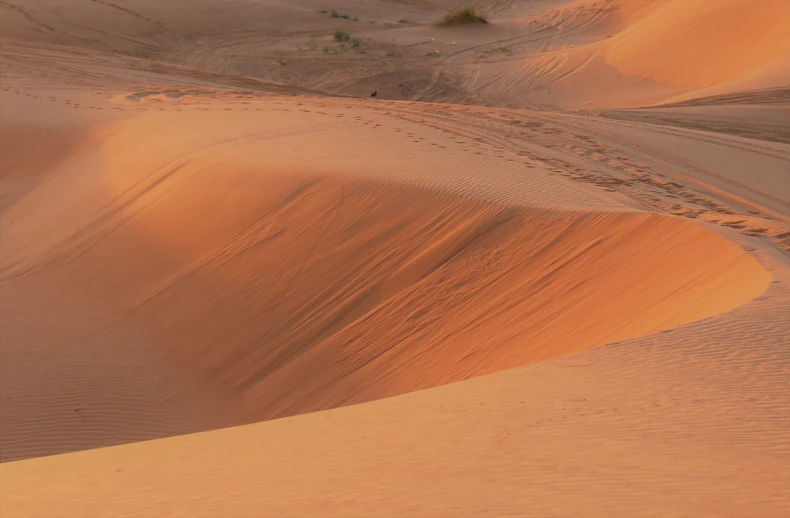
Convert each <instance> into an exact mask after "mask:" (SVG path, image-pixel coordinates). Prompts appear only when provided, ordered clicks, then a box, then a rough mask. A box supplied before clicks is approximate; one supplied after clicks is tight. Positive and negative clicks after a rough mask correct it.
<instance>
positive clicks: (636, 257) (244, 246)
mask: <svg viewBox="0 0 790 518" xmlns="http://www.w3.org/2000/svg"><path fill="white" fill-rule="evenodd" d="M255 106H259V107H261V110H262V111H257V110H256V111H255V113H256V116H255V117H251V116H248V115H244V113H243V112H241V113H239V114H232V113H227V112H225V111H224V110H223V111H222V112H221V113H223V114H225V113H227V115H222V114H216V115H210V114H209V115H206V117H209V119H208V120H210V121H211V124H209V125H198V124H196V125H195V126H194V127H193V129H192V130H191V131H189V132H182V133H183V134H182V135H181V136H180V137H176V136H175V135H173V137H171V138H168V139H163V138H161V137H160V135H161V134H162V133H163V132H171V131H172V132H176V131H178V129H177V128H178V124H183V121H184V120H188V119H189V118H192V119H194V120H195V121H196V122H197V121H199V120H201V115H197V116H195V115H180V116H177V117H174V113H176V114H177V112H169V113H166V114H163V115H161V116H157V115H151V116H147V115H142V116H140V117H139V118H138V119H137V120H131V121H128V122H125V123H123V124H119V125H117V126H110V127H107V128H103V129H101V130H93V131H88V133H87V136H85V137H83V138H84V139H85V141H86V142H84V143H76V142H74V139H75V138H77V139H78V135H79V133H70V134H68V135H60V134H57V133H54V130H53V134H52V137H51V141H50V142H51V144H50V146H51V147H52V148H53V150H55V151H56V153H55V154H53V155H52V156H51V157H49V158H50V161H51V163H42V162H41V156H40V155H34V154H32V153H31V154H30V155H29V156H27V157H25V156H24V155H23V156H9V157H8V158H9V160H11V159H15V161H14V163H20V162H21V163H23V164H26V165H28V166H30V169H28V168H20V167H8V171H11V173H12V174H11V175H10V176H6V177H5V178H4V180H5V182H4V185H5V186H6V189H8V190H7V191H5V192H4V196H5V199H6V200H8V201H7V204H6V208H5V214H6V217H7V218H6V220H5V221H7V222H8V224H7V225H6V226H5V227H4V229H3V233H4V236H5V242H6V244H7V249H8V250H9V251H11V253H6V254H4V257H3V259H4V260H3V265H2V266H3V281H4V293H5V297H4V304H5V309H4V313H6V314H7V315H8V316H9V317H10V322H8V326H9V327H8V328H7V332H6V341H7V344H8V345H6V346H4V357H5V358H6V359H7V360H6V362H7V365H6V367H7V368H8V370H9V374H8V376H6V379H5V380H4V383H7V384H8V388H4V392H6V393H19V394H28V393H33V392H35V393H37V397H36V403H35V406H33V407H31V406H30V401H29V400H27V399H23V400H22V401H20V403H21V404H22V406H20V407H18V408H17V407H16V406H15V405H14V404H13V403H11V404H9V405H7V406H6V408H7V409H8V410H9V418H8V419H6V420H5V422H4V433H3V440H4V448H3V452H4V460H11V459H15V458H23V457H29V456H39V455H44V454H52V453H60V452H64V451H71V450H74V449H83V448H89V447H97V446H106V445H110V444H117V443H120V442H127V441H128V440H130V439H131V438H134V439H135V440H140V439H145V438H154V437H159V436H162V435H169V434H174V433H184V432H189V431H195V430H198V429H204V428H206V427H217V426H221V425H228V424H234V423H237V422H239V420H241V421H245V422H250V421H254V420H259V419H269V418H273V417H280V416H284V415H292V414H298V413H304V412H309V411H315V410H320V409H326V408H333V407H337V406H342V405H345V404H350V403H359V402H364V401H370V400H374V399H378V398H382V397H388V396H392V395H397V394H401V393H404V392H410V391H414V390H419V389H424V388H429V387H434V386H437V385H442V384H446V383H451V382H453V381H458V380H462V379H466V378H469V377H473V376H480V375H483V374H489V373H492V372H496V371H499V370H504V369H508V368H512V367H515V366H519V365H523V364H526V363H530V362H534V361H539V360H545V359H547V358H552V357H556V356H561V355H565V354H569V353H573V352H579V351H581V350H585V349H589V348H593V347H596V346H599V345H602V344H605V343H609V342H612V341H619V340H625V339H628V338H633V337H636V336H640V335H644V334H649V333H653V332H656V331H660V330H661V329H666V328H669V327H673V326H676V325H678V324H683V323H686V322H689V321H692V320H696V319H699V318H702V317H704V316H707V315H711V314H715V313H718V312H721V311H724V310H727V309H730V308H732V307H736V306H737V305H739V304H742V303H743V302H746V301H748V300H749V299H751V298H753V297H755V296H757V295H758V294H759V293H760V292H762V290H763V289H764V288H765V286H766V285H767V282H768V278H769V277H768V275H767V274H766V273H765V271H764V270H763V269H762V268H761V267H760V266H759V265H758V264H757V263H756V262H754V260H752V259H751V258H749V257H748V256H747V255H745V254H744V253H743V252H741V251H740V250H739V249H738V248H737V247H735V246H733V245H731V244H729V243H728V242H727V241H726V240H724V239H722V238H720V237H718V236H716V235H715V234H714V233H712V232H710V231H708V230H705V229H704V228H702V227H699V226H697V225H694V224H691V223H688V222H685V221H681V220H675V219H671V218H667V217H659V216H652V215H646V214H641V213H628V212H613V211H611V210H609V211H606V212H590V211H589V209H588V211H580V210H578V209H577V210H575V211H571V210H568V209H557V208H554V209H548V208H535V204H534V203H533V204H531V207H527V206H523V205H522V204H514V203H512V202H509V201H508V200H511V199H520V200H528V199H530V197H532V196H534V192H530V191H531V190H532V189H533V188H534V187H535V184H532V183H522V184H515V185H514V184H511V183H509V182H503V181H502V180H506V177H505V175H503V174H500V181H499V182H498V183H500V184H501V185H497V184H496V183H492V184H488V187H489V188H492V190H491V191H490V192H488V193H486V194H484V195H482V196H480V195H478V196H472V195H471V193H470V192H468V191H467V190H462V191H461V192H458V193H453V190H454V189H456V188H457V187H458V185H459V183H458V182H452V179H451V178H450V177H449V176H444V177H442V176H440V175H435V176H434V179H433V180H432V182H430V183H429V184H428V185H429V186H425V185H423V183H424V181H421V180H419V179H418V178H415V177H413V176H411V175H410V172H409V171H406V172H405V174H403V173H398V171H390V172H388V171H387V170H386V168H385V169H381V170H379V169H377V168H372V169H368V170H366V171H365V172H364V173H356V174H354V173H353V168H350V167H349V163H347V161H345V160H344V159H343V158H342V157H341V158H339V159H338V160H337V163H336V164H334V165H335V168H336V170H337V171H347V172H346V173H344V174H339V173H337V172H335V173H332V172H329V171H324V172H322V173H321V174H318V173H316V172H313V171H311V170H310V168H309V166H308V165H307V164H309V163H310V162H311V158H313V157H323V156H325V155H324V152H323V151H322V150H321V148H320V147H318V148H317V149H316V148H315V147H313V148H312V149H311V148H309V147H307V146H305V143H307V142H311V141H312V140H313V139H316V138H319V137H320V135H321V131H322V130H321V129H320V125H319V123H318V121H319V120H320V119H322V118H324V117H326V115H321V113H322V112H320V111H319V112H312V111H308V113H304V112H302V113H301V115H289V116H288V117H287V122H285V120H283V123H282V124H281V125H279V126H278V128H279V129H278V132H277V134H276V136H275V135H272V139H271V142H269V143H267V140H266V137H265V130H264V134H261V133H260V131H261V130H260V129H258V127H257V125H256V124H254V122H255V121H256V120H258V119H259V118H260V117H265V118H267V119H269V120H274V119H276V118H277V117H278V116H277V115H276V112H275V111H273V110H275V109H277V107H278V105H276V104H271V103H265V104H261V103H256V105H255ZM279 106H286V107H288V106H292V104H291V103H286V104H284V105H283V104H280V105H279ZM285 109H290V108H285ZM357 113H359V114H363V113H364V111H363V110H358V111H357ZM223 126H224V127H228V128H231V127H232V128H234V129H233V130H232V131H235V132H238V133H239V134H240V135H245V136H244V137H241V136H238V137H234V136H233V135H232V134H229V133H228V132H227V131H217V129H216V128H218V127H223ZM286 126H290V129H286ZM253 131H254V133H247V132H253ZM338 131H339V132H341V133H342V131H343V130H342V129H339V130H338ZM9 132H13V133H14V134H15V135H19V136H20V137H21V138H24V137H25V135H28V134H26V133H24V132H22V131H20V130H19V129H17V128H15V127H12V128H10V129H9ZM37 134H39V135H46V133H43V132H41V130H40V129H39V130H38V131H37ZM288 134H290V135H293V136H298V141H297V139H295V138H290V139H289V137H287V135H288ZM336 136H337V137H341V138H342V135H336ZM327 140H329V141H331V140H332V139H331V138H327V139H325V142H326V141H327ZM357 140H360V142H359V144H361V145H373V142H372V141H371V142H370V144H365V139H364V138H358V139H357ZM287 142H290V143H291V144H286V143H287ZM299 142H301V143H299ZM132 143H134V144H132ZM250 143H254V145H253V146H250V145H249V144H250ZM284 144H285V149H287V151H283V150H282V146H283V145H284ZM68 146H71V147H70V148H69V149H68V151H70V153H67V154H66V157H64V156H63V154H64V153H66V150H65V149H64V150H63V151H62V152H57V150H59V149H61V148H67V147H68ZM140 147H142V148H144V149H146V150H147V154H146V155H145V156H144V157H140V158H137V159H135V157H134V155H135V154H136V152H135V151H134V150H135V149H139V148H140ZM389 147H390V149H389V150H387V148H385V147H382V146H381V145H379V146H378V147H377V148H376V149H375V151H376V153H377V154H378V156H379V159H382V163H384V162H386V161H396V160H398V158H396V157H406V156H408V151H407V150H405V149H400V148H403V147H405V146H404V144H400V145H398V144H397V143H392V144H389ZM435 147H436V149H435V151H434V152H433V153H432V154H433V160H437V159H439V160H440V159H441V157H442V155H444V154H446V153H447V152H446V151H444V150H442V149H439V148H438V146H435ZM278 148H279V149H280V150H279V152H278ZM24 149H25V146H24V145H23V144H22V143H20V144H19V146H18V148H17V152H18V153H22V151H23V150H24ZM362 154H363V152H362V151H361V150H359V149H358V150H357V156H358V157H359V156H361V155H362ZM296 157H298V158H296ZM25 158H27V160H25ZM34 158H38V160H36V161H33V159H34ZM322 159H323V158H322ZM230 164H235V165H230ZM10 165H11V164H10ZM480 167H483V166H482V164H481V166H480ZM33 169H35V170H36V171H37V172H39V174H41V175H44V176H43V177H41V176H38V177H31V175H30V172H29V171H30V170H33ZM458 171H459V169H454V174H456V175H457V174H458ZM473 175H474V171H473V170H472V171H470V174H469V177H472V178H473V177H474V176H473ZM220 178H221V179H222V182H221V184H218V179H220ZM372 178H378V179H376V180H374V179H372ZM385 178H389V179H388V180H384V181H383V180H382V179H385ZM451 182H452V183H451ZM31 183H32V185H31ZM64 189H70V192H71V194H70V195H69V196H68V197H61V199H60V200H58V201H56V202H54V203H53V202H50V203H48V204H46V208H43V207H44V206H45V202H44V200H55V199H56V195H55V194H54V193H56V192H61V193H62V192H66V191H64ZM563 189H565V190H568V191H571V192H572V188H571V187H570V186H563V185H562V184H557V185H556V187H554V188H553V189H551V191H553V192H555V193H561V192H562V190H563ZM498 191H500V192H498ZM543 198H544V202H545V201H547V200H550V199H551V195H550V194H548V195H544V196H543ZM500 200H504V201H500ZM32 207H38V209H37V210H32ZM53 221H57V226H55V225H53ZM11 223H13V225H12V224H11ZM75 229H76V230H75ZM14 252H15V253H14ZM42 297H43V298H42ZM41 300H46V301H47V304H46V307H47V308H52V309H49V310H46V309H44V307H42V306H41V302H40V301H41ZM64 307H67V308H69V311H78V313H74V314H72V316H68V315H69V314H70V313H69V312H68V311H67V312H65V313H64V309H63V308H64ZM31 319H41V320H42V321H52V322H56V321H64V319H68V320H73V321H75V322H76V321H84V320H86V319H87V320H89V321H90V322H92V323H89V324H88V325H87V327H86V326H85V323H84V322H83V323H81V324H79V325H78V326H75V328H74V329H69V328H68V327H65V328H64V327H59V328H58V329H57V333H58V334H60V335H61V336H62V338H61V339H56V341H55V342H54V343H51V344H45V343H40V340H41V337H40V336H39V335H38V334H36V333H33V334H31V333H30V323H31ZM93 333H96V336H92V337H91V338H90V339H88V340H85V339H84V338H83V339H79V337H80V336H85V335H88V336H91V335H92V334H93ZM49 336H51V335H49ZM72 336H73V337H72ZM67 337H68V338H67ZM108 337H113V338H112V340H111V342H110V343H112V344H113V346H112V347H111V348H108V345H107V340H108ZM63 338H66V340H65V342H64V341H63ZM50 339H52V338H50ZM140 343H142V344H146V345H145V346H144V347H143V348H144V349H151V350H150V351H148V352H146V353H145V355H144V356H140V352H141V351H140V350H139V349H140V347H141V346H140V345H139V344H140ZM9 345H10V347H9ZM64 347H68V348H69V351H70V355H69V357H67V358H60V360H53V362H54V363H53V364H50V363H49V362H46V363H44V364H42V365H40V368H43V369H53V368H55V369H58V370H62V369H66V368H69V369H73V368H78V365H75V364H74V359H73V358H76V361H77V363H78V364H81V363H82V362H83V359H84V358H85V357H86V356H94V355H99V356H96V357H95V358H96V359H95V361H96V362H101V363H103V364H105V368H109V367H110V366H114V367H113V368H116V369H117V368H119V367H118V364H119V362H120V363H121V364H127V367H126V369H128V365H130V364H135V363H138V364H139V365H140V366H139V367H137V368H134V369H132V370H131V371H129V372H128V373H127V374H125V376H129V375H132V376H134V377H138V378H139V379H140V383H139V384H138V383H134V384H127V383H120V384H119V383H116V382H115V381H111V380H108V379H106V372H97V373H96V374H89V373H82V374H80V375H79V376H75V379H70V378H71V376H70V375H68V374H67V375H65V377H64V378H63V379H62V380H61V383H62V384H65V386H70V387H71V388H70V390H69V393H70V395H69V397H63V396H64V391H63V388H64V385H60V384H59V385H56V386H50V387H49V388H47V387H40V385H39V382H38V378H37V377H36V378H34V379H33V380H32V381H33V383H34V384H35V385H34V386H29V383H26V382H25V379H30V378H29V370H28V369H29V368H28V369H25V368H24V367H23V365H24V364H25V363H26V362H27V361H28V360H29V358H30V354H31V351H32V350H34V349H37V354H38V355H42V357H46V356H48V355H50V354H52V353H53V352H54V351H55V350H59V349H62V348H64ZM125 355H132V358H133V360H131V361H124V360H123V358H124V356H125ZM55 357H56V358H57V356H55ZM143 359H145V360H143ZM67 366H68V367H67ZM94 366H95V364H94ZM138 370H141V371H142V372H139V373H138V372H137V371H138ZM152 370H153V372H156V373H157V374H156V375H152ZM14 373H20V374H21V373H24V375H23V376H22V377H19V375H18V374H17V375H15V374H14ZM42 375H43V372H42ZM161 377H165V378H171V377H172V378H173V381H172V383H173V385H174V387H175V388H174V387H168V388H164V387H160V386H159V379H160V378H161ZM155 380H156V381H155ZM175 380H180V381H175ZM34 387H35V388H34ZM97 390H98V393H97V392H96V391H97ZM168 390H170V391H173V390H175V392H176V394H178V395H179V398H183V401H181V402H179V401H178V400H176V401H173V400H172V398H173V394H172V393H169V392H167V391H168ZM193 390H198V391H200V394H201V398H202V397H204V396H203V395H202V394H210V395H211V398H209V400H212V399H216V400H217V403H216V404H222V405H225V406H229V407H230V408H231V409H234V410H233V411H227V412H224V413H218V412H217V411H216V409H215V408H214V406H212V405H208V406H207V407H206V408H198V409H196V408H194V405H199V404H200V403H199V402H198V401H199V400H196V398H195V397H185V396H184V395H185V394H187V393H188V392H189V391H193ZM49 391H52V392H49ZM97 396H98V398H97ZM113 399H117V400H119V401H122V402H123V403H122V404H120V405H115V404H110V405H109V406H106V401H108V400H113ZM163 402H168V404H167V405H165V406H162V403H163ZM165 411H166V412H167V414H170V415H171V417H172V418H168V415H167V414H165V413H164V412H165ZM149 414H150V415H149ZM215 414H216V415H215ZM209 416H212V417H209ZM63 420H66V422H67V423H71V424H70V425H69V426H73V432H71V433H68V432H67V430H68V429H69V426H64V423H63ZM143 422H144V423H146V425H145V426H141V425H140V424H137V423H143ZM153 423H158V424H157V425H156V426H153ZM32 428H36V429H40V430H41V432H40V433H39V434H37V435H36V437H35V438H32V437H31V436H30V430H31V429H32ZM50 434H51V438H50V439H45V438H44V437H46V436H47V435H50Z"/></svg>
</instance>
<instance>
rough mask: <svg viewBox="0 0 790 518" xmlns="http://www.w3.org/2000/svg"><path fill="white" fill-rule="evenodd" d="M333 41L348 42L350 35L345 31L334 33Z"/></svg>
mask: <svg viewBox="0 0 790 518" xmlns="http://www.w3.org/2000/svg"><path fill="white" fill-rule="evenodd" d="M333 36H334V38H335V41H348V40H350V39H351V35H350V34H349V33H347V32H346V31H335V33H334V34H333Z"/></svg>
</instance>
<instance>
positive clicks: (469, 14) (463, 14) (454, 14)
mask: <svg viewBox="0 0 790 518" xmlns="http://www.w3.org/2000/svg"><path fill="white" fill-rule="evenodd" d="M470 23H488V20H486V19H485V17H484V16H482V15H480V14H478V13H477V10H476V9H475V8H474V7H459V8H457V9H455V10H453V11H451V12H449V13H447V14H445V15H444V18H442V20H441V21H440V22H439V23H437V24H436V25H438V26H440V27H448V26H450V25H465V24H470Z"/></svg>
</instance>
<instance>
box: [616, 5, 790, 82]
mask: <svg viewBox="0 0 790 518" xmlns="http://www.w3.org/2000/svg"><path fill="white" fill-rule="evenodd" d="M605 56H606V61H607V62H608V63H609V64H610V65H612V66H614V67H615V68H616V69H617V70H619V71H620V72H622V73H624V74H629V75H636V76H640V77H644V78H647V79H652V80H654V81H659V82H662V83H669V84H675V85H684V86H691V87H696V88H706V87H710V86H714V85H718V84H722V83H729V82H731V81H735V80H740V79H744V78H745V77H748V76H750V75H753V74H755V73H758V72H761V73H764V72H765V70H766V69H773V68H776V67H785V68H786V67H787V65H788V63H789V62H790V61H788V60H790V4H788V3H787V2H784V1H781V0H759V1H753V0H725V1H719V0H674V1H669V2H666V3H665V4H664V5H662V6H660V7H659V8H656V9H655V10H653V11H652V12H650V14H649V15H647V16H644V17H642V18H640V19H639V20H638V21H637V22H636V23H634V24H633V25H631V26H630V27H628V28H626V29H625V30H624V31H623V32H621V33H620V34H618V35H617V36H616V37H614V38H612V40H611V42H609V43H608V44H607V48H606V49H605Z"/></svg>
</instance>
